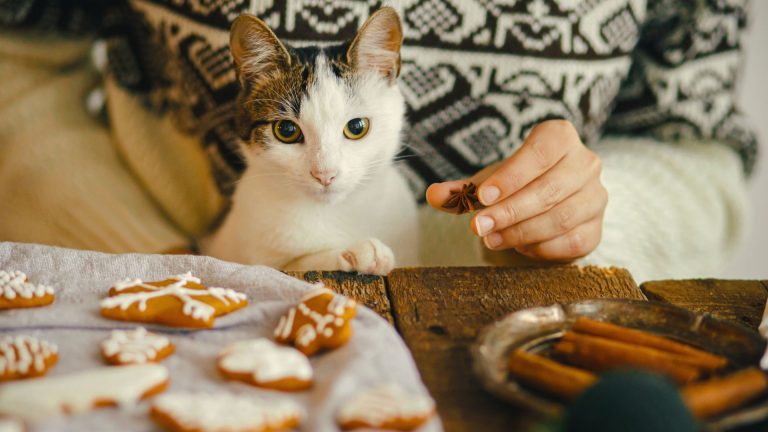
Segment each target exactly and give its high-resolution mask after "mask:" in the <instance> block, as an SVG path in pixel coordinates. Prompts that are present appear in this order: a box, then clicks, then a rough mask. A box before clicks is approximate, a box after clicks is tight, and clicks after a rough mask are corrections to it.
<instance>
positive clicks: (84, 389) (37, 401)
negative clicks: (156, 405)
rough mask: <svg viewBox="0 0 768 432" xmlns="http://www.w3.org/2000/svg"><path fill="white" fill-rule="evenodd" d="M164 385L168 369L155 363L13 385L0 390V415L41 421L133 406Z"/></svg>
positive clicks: (18, 382) (161, 388)
mask: <svg viewBox="0 0 768 432" xmlns="http://www.w3.org/2000/svg"><path fill="white" fill-rule="evenodd" d="M167 385H168V369H166V368H165V367H164V366H161V365H159V364H155V363H147V364H140V365H130V366H110V367H104V368H99V369H93V370H89V371H85V372H77V373H73V374H69V375H58V376H52V377H45V378H39V379H34V380H26V381H16V382H11V383H6V384H3V385H1V386H0V415H5V416H9V417H15V418H21V419H28V420H40V419H43V418H46V417H54V416H58V415H62V414H76V413H81V412H85V411H89V410H91V409H94V408H98V407H102V406H115V405H132V404H135V403H136V402H138V401H139V400H141V399H143V398H146V397H149V396H152V395H155V394H157V393H160V392H162V391H163V390H165V388H166V386H167Z"/></svg>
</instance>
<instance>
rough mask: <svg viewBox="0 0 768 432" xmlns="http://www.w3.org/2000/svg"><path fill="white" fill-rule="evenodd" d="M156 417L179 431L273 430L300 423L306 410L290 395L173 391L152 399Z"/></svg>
mask: <svg viewBox="0 0 768 432" xmlns="http://www.w3.org/2000/svg"><path fill="white" fill-rule="evenodd" d="M150 415H151V417H152V419H153V420H154V421H155V422H156V423H158V424H159V425H161V426H163V427H165V428H167V429H169V430H171V431H176V432H192V431H194V432H224V431H226V432H273V431H281V430H286V429H291V428H295V427H297V426H299V424H300V423H301V420H302V417H303V412H302V410H301V408H300V407H299V406H298V405H297V404H296V403H294V402H293V401H290V400H287V399H276V400H263V399H257V398H254V397H248V396H239V395H234V394H229V393H172V394H166V395H162V396H160V397H158V398H156V399H155V400H154V401H152V408H151V410H150Z"/></svg>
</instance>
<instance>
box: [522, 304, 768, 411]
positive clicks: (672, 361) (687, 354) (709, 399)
mask: <svg viewBox="0 0 768 432" xmlns="http://www.w3.org/2000/svg"><path fill="white" fill-rule="evenodd" d="M553 352H554V355H555V357H557V358H558V359H561V360H562V361H563V362H558V361H555V360H552V359H550V358H547V357H544V356H541V355H538V354H532V353H529V352H526V351H522V350H517V351H514V352H513V353H512V354H511V355H510V359H509V371H510V373H511V374H512V375H514V376H515V377H516V378H517V379H518V380H519V381H521V382H522V383H524V384H526V385H529V386H531V387H534V388H536V389H538V390H541V391H543V392H546V393H549V394H552V395H554V396H558V397H561V398H564V399H573V398H575V397H576V396H578V395H579V394H581V393H582V392H583V391H584V390H586V389H587V388H588V387H590V386H591V385H592V384H594V382H595V381H596V380H597V376H596V375H595V373H596V372H602V371H606V370H610V369H617V368H636V369H644V370H648V371H651V372H656V373H659V374H662V375H665V376H667V377H669V378H670V379H671V380H673V381H674V382H676V383H677V384H679V385H681V386H682V387H681V389H680V392H681V396H682V398H683V401H684V402H685V403H686V405H687V406H688V408H689V409H690V410H691V412H692V413H693V414H694V415H695V416H697V417H699V418H708V417H712V416H715V415H718V414H721V413H724V412H726V411H728V410H730V409H733V408H735V407H738V406H739V405H741V404H742V403H744V402H746V401H748V400H750V399H753V398H754V397H756V396H757V395H759V394H761V393H762V392H764V391H765V390H766V388H768V379H767V378H766V375H765V374H764V373H763V372H762V371H761V370H759V369H758V368H747V369H743V370H740V371H738V372H735V373H732V374H730V375H725V376H716V374H717V373H718V372H719V371H722V370H723V369H724V368H725V367H726V366H727V365H728V360H727V359H726V358H725V357H722V356H719V355H716V354H712V353H709V352H707V351H703V350H700V349H698V348H694V347H692V346H690V345H685V344H682V343H679V342H675V341H673V340H671V339H667V338H665V337H661V336H656V335H652V334H650V333H647V332H644V331H640V330H635V329H630V328H627V327H622V326H618V325H615V324H610V323H606V322H601V321H595V320H592V319H589V318H584V317H581V318H578V319H577V320H576V322H575V323H574V325H573V327H572V329H571V330H570V331H567V332H566V333H565V334H564V335H563V336H562V338H561V339H560V340H559V341H558V342H557V343H556V344H555V345H554V347H553ZM702 378H706V379H703V380H702Z"/></svg>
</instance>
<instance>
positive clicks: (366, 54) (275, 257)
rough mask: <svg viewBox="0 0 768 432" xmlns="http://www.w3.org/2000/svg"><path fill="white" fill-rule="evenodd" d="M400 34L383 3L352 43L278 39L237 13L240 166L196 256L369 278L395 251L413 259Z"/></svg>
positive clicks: (385, 267) (402, 259)
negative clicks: (403, 153)
mask: <svg viewBox="0 0 768 432" xmlns="http://www.w3.org/2000/svg"><path fill="white" fill-rule="evenodd" d="M402 40H403V33H402V27H401V23H400V18H399V16H398V14H397V12H395V10H394V9H392V8H390V7H384V8H381V9H379V10H377V11H376V12H375V13H373V14H372V15H371V16H370V17H369V18H368V19H367V20H366V22H365V23H364V24H363V26H362V27H361V28H360V30H359V31H358V33H357V35H356V36H355V38H354V39H352V40H351V41H348V42H345V43H343V44H341V45H335V46H329V47H323V48H319V47H312V46H310V47H302V48H292V47H290V46H288V45H286V44H283V43H282V42H281V41H280V40H279V39H278V37H277V36H276V35H275V34H274V33H273V32H272V30H271V29H270V28H269V26H268V25H267V24H266V23H264V22H263V21H261V20H260V19H258V18H256V17H254V16H251V15H241V16H239V17H238V18H237V19H236V20H235V22H234V23H233V25H232V30H231V33H230V50H231V53H232V57H233V59H234V63H235V68H236V71H237V75H238V80H239V82H240V87H241V89H240V93H239V95H238V98H237V102H236V117H235V120H236V125H237V131H238V134H239V135H240V139H241V140H242V141H241V149H242V154H243V156H244V158H245V161H246V165H247V168H246V169H245V172H244V174H243V176H242V178H241V180H240V181H239V182H238V184H237V185H236V187H235V192H234V194H233V197H232V205H231V209H230V211H229V213H228V214H227V215H226V216H225V219H224V221H223V223H222V224H221V226H220V228H218V229H217V230H216V231H215V232H214V233H213V234H212V235H210V236H209V237H208V238H207V239H205V240H204V241H203V242H202V249H203V252H204V253H206V254H208V255H211V256H214V257H218V258H221V259H225V260H229V261H236V262H241V263H247V264H264V265H268V266H272V267H276V268H280V269H284V270H310V269H311V270H343V271H357V272H360V273H369V274H379V275H384V274H387V273H388V272H389V271H390V270H392V268H393V267H394V266H395V263H396V261H395V259H396V258H397V263H398V264H404V265H416V264H417V258H416V257H417V255H418V250H417V249H418V231H417V213H416V203H415V201H414V199H413V197H412V194H411V192H410V190H409V188H408V185H407V182H406V181H405V178H404V177H403V176H402V175H401V174H400V173H399V171H398V170H397V168H396V167H395V165H394V157H395V155H396V154H397V153H398V151H399V148H400V135H401V129H402V128H403V122H404V112H405V102H404V99H403V96H402V95H401V93H400V90H399V89H398V86H397V78H398V75H399V73H400V47H401V45H402ZM392 248H394V253H393V249H392Z"/></svg>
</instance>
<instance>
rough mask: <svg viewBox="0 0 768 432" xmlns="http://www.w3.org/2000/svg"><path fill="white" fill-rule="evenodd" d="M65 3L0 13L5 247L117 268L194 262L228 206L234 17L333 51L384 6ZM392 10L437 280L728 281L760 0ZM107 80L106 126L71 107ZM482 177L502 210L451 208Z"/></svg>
mask: <svg viewBox="0 0 768 432" xmlns="http://www.w3.org/2000/svg"><path fill="white" fill-rule="evenodd" d="M54 3H55V2H51V1H46V0H25V1H22V2H14V3H13V4H8V5H3V6H0V8H3V12H4V13H0V20H2V23H3V25H4V27H6V30H8V29H11V30H13V31H12V32H5V33H4V34H3V35H2V38H3V43H2V44H0V50H1V51H2V52H3V56H2V57H0V62H2V63H3V65H4V66H5V67H4V68H3V69H0V74H2V77H0V78H2V79H4V82H6V83H8V84H7V85H5V86H4V88H5V89H6V90H5V91H4V93H2V94H0V118H1V119H3V122H2V125H0V131H4V133H3V135H2V138H0V139H1V140H2V142H0V145H2V147H0V152H2V153H3V157H2V159H0V178H3V182H2V186H0V200H2V201H3V202H5V203H10V206H8V207H9V208H8V209H7V210H4V223H3V224H2V227H0V239H4V240H13V241H31V242H41V243H50V244H59V245H64V246H70V247H82V248H90V249H99V250H105V251H114V252H122V251H161V250H167V249H170V248H174V247H177V246H180V245H185V244H187V243H188V240H189V238H192V237H196V236H199V235H202V234H203V233H205V232H206V230H208V229H209V227H210V226H211V224H212V223H215V220H216V218H217V215H220V214H221V213H222V211H225V210H224V209H225V208H226V205H227V204H226V203H227V197H228V194H229V193H231V191H232V188H233V187H234V185H235V184H236V181H237V176H238V173H239V172H241V171H242V161H241V160H240V159H239V157H238V155H237V151H236V145H235V143H234V136H235V135H234V134H233V132H232V124H233V122H232V118H231V104H232V103H233V99H234V95H235V94H236V91H237V87H236V80H235V78H234V73H233V71H232V68H231V65H230V63H229V62H230V60H229V54H228V51H227V46H226V45H227V44H226V42H227V32H228V28H229V24H230V23H231V22H232V21H233V20H234V18H235V17H236V16H238V15H239V14H240V13H253V14H255V15H258V16H260V17H262V18H264V19H265V20H267V22H268V23H269V24H270V25H271V26H272V27H274V28H275V31H276V34H277V35H278V36H279V37H280V38H282V39H285V40H288V41H289V42H296V43H302V41H304V42H306V41H312V42H313V43H315V42H319V43H323V42H330V41H338V40H342V39H345V38H348V37H350V36H351V35H352V34H354V32H355V31H356V30H357V26H358V24H359V23H361V22H362V21H363V20H364V19H365V17H366V16H367V15H368V14H369V13H370V11H371V10H372V9H375V8H376V7H377V6H376V5H374V6H371V5H369V4H368V3H367V2H334V1H330V0H329V1H324V2H317V1H314V0H313V1H309V0H288V1H286V2H267V1H264V2H258V1H257V2H251V4H247V3H243V4H236V3H235V2H223V1H222V2H208V3H206V4H205V5H201V4H198V3H196V2H190V3H189V4H184V5H178V4H176V3H175V2H174V3H173V4H172V2H166V1H160V0H158V1H152V2H132V3H130V4H126V3H122V2H120V3H115V4H110V5H103V4H100V3H99V2H96V3H92V2H88V1H83V2H69V3H67V4H66V5H64V6H61V5H55V4H54ZM399 9H400V11H401V16H402V21H403V27H404V33H405V44H404V48H403V51H402V61H403V66H402V72H401V76H400V85H401V89H402V91H403V94H404V96H405V99H406V103H407V105H408V120H409V123H410V128H409V129H408V131H407V132H406V134H405V136H404V141H405V144H406V147H405V149H404V150H403V152H402V154H401V159H402V170H403V172H404V173H405V175H406V176H407V178H408V179H409V181H410V183H411V186H412V189H413V190H414V196H415V199H418V200H424V199H425V198H426V203H427V204H428V206H423V207H422V208H421V210H420V218H421V229H422V235H421V237H422V239H423V241H422V245H421V251H420V252H421V254H420V255H421V258H422V263H423V264H424V265H482V264H487V263H489V262H509V260H510V259H516V258H514V257H511V254H510V253H509V251H515V252H516V253H519V254H522V255H524V256H527V257H530V258H532V259H535V260H544V261H553V262H573V261H574V260H576V261H575V262H579V263H592V264H600V265H616V266H622V267H627V268H629V269H630V270H631V272H632V273H633V275H634V276H635V278H636V279H637V280H638V281H643V280H647V279H658V278H671V277H687V276H701V275H711V274H713V273H714V272H716V271H717V268H719V267H720V266H722V264H723V263H724V262H725V258H726V257H727V255H728V254H729V253H730V252H731V251H732V250H733V249H734V247H735V246H736V245H737V244H738V240H739V238H740V236H741V235H742V232H743V227H744V225H745V220H744V219H745V215H746V213H747V211H746V210H747V206H748V203H747V199H746V181H747V178H748V175H749V173H750V172H751V169H752V166H753V164H754V160H755V153H756V147H757V144H756V140H755V138H754V135H753V134H752V133H751V131H750V130H749V127H748V126H746V125H745V122H744V120H743V118H742V117H741V116H740V115H739V113H738V110H737V109H736V107H735V103H734V89H735V85H736V83H737V81H738V64H739V55H740V54H739V53H740V46H741V45H740V44H741V38H742V35H743V30H744V28H745V25H746V16H747V5H746V2H743V3H742V2H737V3H733V2H730V3H728V4H724V3H715V4H712V3H711V2H698V1H697V2H674V1H669V0H649V1H647V2H644V1H635V0H620V1H614V2H586V1H583V2H579V1H576V2H564V1H545V0H530V1H526V2H511V3H510V2H504V1H491V2H484V3H482V4H481V3H474V2H465V1H460V0H442V1H422V0H410V1H405V2H402V4H400V5H399ZM30 29H37V30H38V35H36V36H30V33H29V31H30ZM94 29H97V30H98V37H99V42H98V43H96V44H95V45H93V46H92V45H91V43H92V42H93V38H94V31H93V30H94ZM40 30H45V31H48V33H49V34H50V33H51V32H53V33H56V34H58V35H61V34H62V33H63V34H65V35H67V37H66V38H58V39H51V38H45V39H41V37H40V36H39V31H40ZM89 51H91V52H92V55H91V56H92V57H94V58H95V59H96V61H95V62H93V63H94V64H95V65H96V66H97V68H96V70H94V67H93V66H91V65H89V64H87V62H84V61H83V60H84V59H86V58H87V57H88V56H89ZM106 59H108V61H107V60H106ZM105 64H107V65H106V66H105ZM99 70H101V71H103V72H99ZM98 78H101V79H102V80H103V83H102V86H101V87H102V89H101V90H100V89H96V90H95V91H93V92H91V93H90V101H91V102H92V106H91V111H92V113H94V114H96V118H104V112H103V111H102V110H100V109H99V107H100V106H101V105H100V104H99V102H100V101H103V100H105V101H106V102H105V106H107V107H108V110H107V112H108V116H107V117H108V122H109V123H108V124H99V123H98V122H97V121H96V120H94V119H93V118H91V119H88V118H87V116H85V114H84V113H85V111H84V110H80V111H78V110H74V109H72V107H73V106H82V104H79V100H80V99H81V98H82V95H83V94H85V93H87V92H88V90H92V89H94V87H95V86H94V84H93V83H94V81H95V80H97V79H98ZM83 99H84V98H83ZM42 100H45V101H46V104H42V102H41V101H42ZM41 107H44V108H45V109H40V108H41ZM63 114H64V115H63ZM40 130H46V133H45V134H40ZM30 142H34V143H35V144H34V146H33V145H30V144H29V143H30ZM85 161H89V162H91V164H90V165H89V164H86V163H85ZM467 181H472V182H474V183H476V184H478V185H479V193H480V200H481V202H482V203H483V204H485V205H486V206H487V207H486V208H485V209H483V210H480V211H478V212H477V213H476V214H474V215H468V216H467V215H465V216H456V215H453V214H450V213H448V212H443V211H440V210H441V205H442V203H443V202H444V200H445V199H446V198H447V196H448V195H449V194H450V192H451V191H452V190H454V189H455V188H456V187H457V186H459V185H461V184H464V183H466V182H467ZM19 185H23V186H24V187H20V186H19ZM425 192H426V195H425ZM436 209H437V210H438V211H435V210H436Z"/></svg>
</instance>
